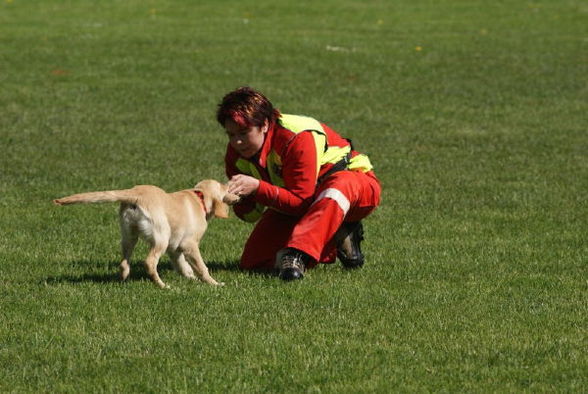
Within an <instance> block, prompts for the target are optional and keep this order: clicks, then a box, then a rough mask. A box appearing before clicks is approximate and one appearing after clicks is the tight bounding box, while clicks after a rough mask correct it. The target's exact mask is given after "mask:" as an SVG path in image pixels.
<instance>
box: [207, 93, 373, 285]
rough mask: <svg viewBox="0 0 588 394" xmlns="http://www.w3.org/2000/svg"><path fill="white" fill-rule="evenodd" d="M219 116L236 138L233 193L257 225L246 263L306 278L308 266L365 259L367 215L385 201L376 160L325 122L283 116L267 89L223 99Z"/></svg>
mask: <svg viewBox="0 0 588 394" xmlns="http://www.w3.org/2000/svg"><path fill="white" fill-rule="evenodd" d="M217 120H218V122H219V123H220V124H221V125H222V126H223V128H224V129H225V130H226V133H227V136H228V138H229V143H228V146H227V151H226V155H225V166H226V167H225V169H226V174H227V176H228V177H229V179H230V181H229V192H231V193H235V194H238V195H240V196H241V197H242V199H241V201H240V202H239V203H238V204H236V205H234V206H233V209H234V211H235V214H236V215H237V216H238V217H239V218H241V219H243V220H245V221H248V222H257V224H256V226H255V228H254V230H253V232H252V233H251V235H250V236H249V239H248V240H247V243H246V245H245V248H244V250H243V254H242V256H241V262H240V267H241V268H242V269H245V270H261V271H264V270H265V271H267V270H273V269H274V268H277V269H278V270H279V276H280V278H282V279H284V280H294V279H300V278H302V277H303V275H304V272H305V270H306V269H307V268H312V267H314V266H316V265H317V264H319V263H333V262H334V261H335V259H336V257H339V260H341V262H342V264H343V265H344V266H345V267H347V268H356V267H360V266H362V265H363V263H364V257H363V254H362V252H361V247H360V243H361V240H362V239H363V226H362V224H361V220H362V219H363V218H365V217H366V216H367V215H369V214H370V213H371V212H372V211H373V210H374V209H375V208H376V207H377V206H378V204H379V202H380V193H381V188H380V183H379V181H378V179H377V178H376V176H375V174H374V172H373V171H372V165H371V163H370V161H369V159H368V157H367V156H366V155H364V154H361V153H359V152H356V151H355V150H353V148H352V146H351V143H350V141H348V140H346V139H344V138H343V137H341V136H340V135H339V134H338V133H336V132H335V131H334V130H332V129H331V128H329V127H328V126H327V125H325V124H323V123H320V122H319V121H317V120H315V119H312V118H309V117H305V116H297V115H287V114H282V113H280V111H279V110H278V109H276V108H274V107H273V105H272V103H271V102H270V101H269V100H268V99H267V98H266V97H265V96H264V95H262V94H261V93H260V92H258V91H256V90H254V89H251V88H249V87H242V88H239V89H237V90H235V91H233V92H230V93H228V94H227V95H226V96H225V97H224V98H223V99H222V101H221V103H220V104H219V107H218V111H217Z"/></svg>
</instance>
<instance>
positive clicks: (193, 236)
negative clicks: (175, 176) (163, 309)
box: [53, 179, 239, 288]
mask: <svg viewBox="0 0 588 394" xmlns="http://www.w3.org/2000/svg"><path fill="white" fill-rule="evenodd" d="M238 200H239V197H238V196H236V195H234V194H231V193H228V192H227V186H226V185H223V184H221V183H219V182H217V181H215V180H211V179H209V180H204V181H202V182H199V183H198V184H197V185H196V186H194V188H193V189H188V190H182V191H179V192H175V193H166V192H165V191H163V190H162V189H160V188H158V187H157V186H150V185H141V186H135V187H133V188H132V189H125V190H110V191H99V192H89V193H81V194H74V195H71V196H68V197H63V198H59V199H56V200H53V202H54V203H55V204H58V205H69V204H88V203H100V202H120V210H119V217H120V227H121V233H122V241H121V245H122V255H123V260H122V262H121V263H120V277H121V279H122V280H125V279H127V277H128V276H129V273H130V270H131V269H130V266H129V261H130V259H131V255H132V254H133V249H134V248H135V245H136V244H137V240H138V238H139V237H141V238H142V239H144V240H145V241H146V242H147V243H148V244H149V245H150V246H151V249H150V250H149V254H148V256H147V258H146V260H145V267H146V269H147V272H148V274H149V276H150V277H151V279H152V280H153V282H155V283H156V284H157V285H158V286H159V287H161V288H164V287H167V286H166V284H165V283H163V281H162V280H161V278H160V277H159V274H158V273H157V263H158V262H159V258H160V257H161V255H162V254H163V253H164V252H165V251H167V252H168V254H169V255H170V257H171V259H172V262H173V264H174V267H175V268H176V270H177V271H179V272H180V273H181V274H182V275H184V276H185V277H187V278H191V279H195V276H194V271H196V274H197V275H198V277H199V278H200V279H201V280H203V281H204V282H206V283H209V284H211V285H222V284H221V283H218V282H217V281H216V280H214V279H213V278H212V277H211V276H210V274H209V273H208V268H207V267H206V265H205V264H204V260H202V256H201V255H200V250H199V243H200V239H201V238H202V236H203V235H204V232H205V231H206V227H207V222H208V220H210V219H211V218H212V217H213V216H216V217H219V218H228V217H229V207H228V205H227V204H234V203H236V202H237V201H238ZM192 268H193V269H194V271H193V270H192Z"/></svg>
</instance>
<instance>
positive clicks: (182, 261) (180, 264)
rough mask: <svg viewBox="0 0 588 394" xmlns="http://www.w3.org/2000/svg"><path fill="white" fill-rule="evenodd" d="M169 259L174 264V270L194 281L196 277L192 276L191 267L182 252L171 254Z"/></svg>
mask: <svg viewBox="0 0 588 394" xmlns="http://www.w3.org/2000/svg"><path fill="white" fill-rule="evenodd" d="M170 257H171V258H172V262H173V264H174V268H175V269H176V271H178V272H179V273H180V274H181V275H182V276H185V277H186V278H189V279H196V275H194V271H192V267H191V266H190V264H188V262H187V261H186V258H185V257H184V254H183V253H182V252H178V251H176V252H173V253H170Z"/></svg>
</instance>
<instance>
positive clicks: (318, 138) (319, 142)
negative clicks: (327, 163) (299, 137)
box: [311, 132, 327, 179]
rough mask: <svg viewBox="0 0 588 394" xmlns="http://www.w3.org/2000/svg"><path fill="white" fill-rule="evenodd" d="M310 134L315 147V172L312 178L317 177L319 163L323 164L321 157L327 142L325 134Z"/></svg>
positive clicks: (319, 167)
mask: <svg viewBox="0 0 588 394" xmlns="http://www.w3.org/2000/svg"><path fill="white" fill-rule="evenodd" d="M311 134H312V137H313V138H314V147H315V149H316V173H315V174H314V179H318V174H319V172H320V170H321V165H322V164H323V163H322V158H323V154H324V152H325V146H326V144H327V136H326V135H324V134H322V133H317V132H313V133H311Z"/></svg>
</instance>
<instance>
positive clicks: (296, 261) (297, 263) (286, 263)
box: [281, 254, 304, 271]
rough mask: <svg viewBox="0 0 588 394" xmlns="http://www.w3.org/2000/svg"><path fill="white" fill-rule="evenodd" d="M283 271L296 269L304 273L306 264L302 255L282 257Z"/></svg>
mask: <svg viewBox="0 0 588 394" xmlns="http://www.w3.org/2000/svg"><path fill="white" fill-rule="evenodd" d="M281 263H282V270H285V269H289V268H296V269H299V270H301V271H304V263H303V262H302V258H301V257H300V255H297V254H287V255H285V256H283V257H282V261H281Z"/></svg>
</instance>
